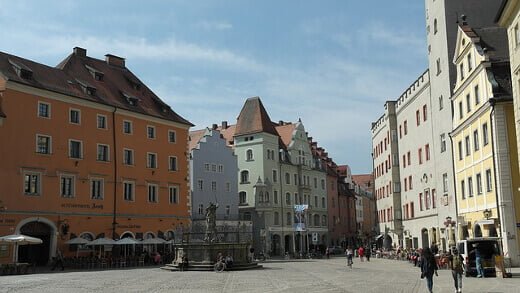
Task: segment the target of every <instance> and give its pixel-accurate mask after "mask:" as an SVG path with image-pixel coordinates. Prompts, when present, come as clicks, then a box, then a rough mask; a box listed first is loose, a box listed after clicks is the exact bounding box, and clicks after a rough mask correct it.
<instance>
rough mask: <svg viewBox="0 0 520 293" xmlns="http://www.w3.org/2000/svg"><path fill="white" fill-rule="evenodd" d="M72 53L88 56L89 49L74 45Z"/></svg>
mask: <svg viewBox="0 0 520 293" xmlns="http://www.w3.org/2000/svg"><path fill="white" fill-rule="evenodd" d="M72 53H73V54H74V55H76V56H79V57H87V49H83V48H80V47H74V49H72Z"/></svg>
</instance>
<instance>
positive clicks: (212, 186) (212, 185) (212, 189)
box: [211, 181, 217, 191]
mask: <svg viewBox="0 0 520 293" xmlns="http://www.w3.org/2000/svg"><path fill="white" fill-rule="evenodd" d="M211 191H217V181H211Z"/></svg>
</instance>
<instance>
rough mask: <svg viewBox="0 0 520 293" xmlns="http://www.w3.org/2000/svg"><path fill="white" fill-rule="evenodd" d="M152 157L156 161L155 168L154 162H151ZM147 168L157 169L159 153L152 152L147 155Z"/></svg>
mask: <svg viewBox="0 0 520 293" xmlns="http://www.w3.org/2000/svg"><path fill="white" fill-rule="evenodd" d="M150 155H153V156H154V160H153V164H154V166H152V161H151V160H150ZM146 168H148V169H157V153H151V152H147V153H146Z"/></svg>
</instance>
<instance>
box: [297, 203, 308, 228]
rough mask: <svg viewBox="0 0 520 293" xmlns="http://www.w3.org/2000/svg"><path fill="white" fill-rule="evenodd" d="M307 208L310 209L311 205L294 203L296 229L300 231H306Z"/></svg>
mask: <svg viewBox="0 0 520 293" xmlns="http://www.w3.org/2000/svg"><path fill="white" fill-rule="evenodd" d="M307 209H309V205H306V204H299V205H294V230H295V231H299V232H303V231H306V225H305V223H306V219H305V213H306V212H307Z"/></svg>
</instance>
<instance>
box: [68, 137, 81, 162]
mask: <svg viewBox="0 0 520 293" xmlns="http://www.w3.org/2000/svg"><path fill="white" fill-rule="evenodd" d="M72 142H79V158H77V157H73V156H72V145H71V143H72ZM69 158H70V159H73V160H82V159H83V141H81V140H78V139H69Z"/></svg>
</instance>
